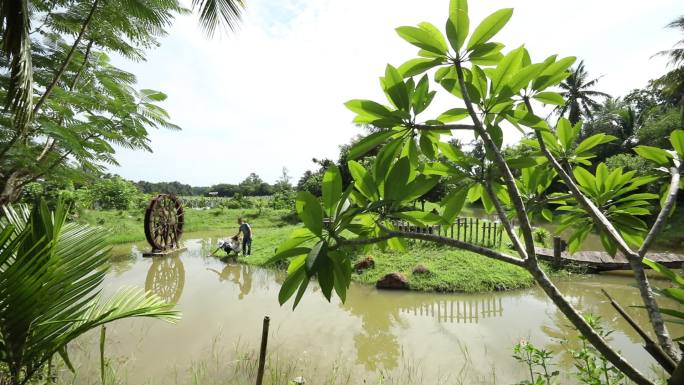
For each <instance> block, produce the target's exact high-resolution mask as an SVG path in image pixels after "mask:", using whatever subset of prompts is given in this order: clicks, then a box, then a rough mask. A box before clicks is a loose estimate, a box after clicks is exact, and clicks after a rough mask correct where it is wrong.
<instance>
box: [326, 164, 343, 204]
mask: <svg viewBox="0 0 684 385" xmlns="http://www.w3.org/2000/svg"><path fill="white" fill-rule="evenodd" d="M321 190H322V192H323V194H322V195H323V208H324V209H325V213H326V214H327V215H328V216H329V217H330V216H332V215H333V213H334V210H335V208H336V207H337V201H338V200H339V199H340V196H341V195H342V174H341V173H340V169H339V168H338V167H337V166H336V165H334V164H333V165H331V166H329V167H328V169H327V170H326V171H325V174H323V186H322V188H321Z"/></svg>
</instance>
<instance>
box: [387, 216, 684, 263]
mask: <svg viewBox="0 0 684 385" xmlns="http://www.w3.org/2000/svg"><path fill="white" fill-rule="evenodd" d="M394 225H395V226H396V227H397V228H398V229H400V230H403V231H411V232H416V233H427V234H435V235H440V236H443V237H448V238H453V239H457V240H461V241H463V242H468V243H473V244H476V245H480V246H484V247H489V248H496V247H501V243H502V235H503V234H502V233H503V226H502V225H501V224H500V223H498V222H497V221H488V220H480V219H477V218H476V219H473V218H458V219H457V220H456V221H455V222H454V223H453V224H452V225H451V226H426V227H419V226H415V225H411V224H409V223H407V222H403V221H397V222H395V223H394ZM553 240H554V245H553V246H554V248H553V249H548V248H541V247H537V248H535V249H536V252H537V258H539V259H541V260H544V261H547V262H551V263H552V264H553V265H554V266H558V267H563V266H578V267H585V268H587V269H589V270H590V271H609V270H630V266H629V261H627V258H625V256H624V255H623V254H621V253H619V252H618V254H617V255H615V257H612V256H611V255H610V254H608V253H606V252H604V251H576V252H575V253H573V254H570V253H567V252H565V251H562V246H561V243H562V241H561V239H560V238H559V237H554V238H553ZM646 257H647V258H649V259H650V260H653V261H656V262H658V263H661V264H663V265H665V266H667V267H669V268H680V267H682V265H683V264H684V255H682V254H674V253H662V252H661V253H655V252H654V253H648V254H647V255H646Z"/></svg>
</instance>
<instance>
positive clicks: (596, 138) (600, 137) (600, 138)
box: [575, 133, 617, 155]
mask: <svg viewBox="0 0 684 385" xmlns="http://www.w3.org/2000/svg"><path fill="white" fill-rule="evenodd" d="M615 139H617V138H616V137H614V136H612V135H606V134H604V133H599V134H595V135H592V136H590V137H588V138H586V139H584V140H583V141H582V142H580V144H578V145H577V148H575V153H576V154H578V155H579V154H582V153H584V152H586V151H589V150H591V149H592V148H594V147H596V146H598V145H599V144H603V143H608V142H612V141H613V140H615Z"/></svg>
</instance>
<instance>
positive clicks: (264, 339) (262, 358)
mask: <svg viewBox="0 0 684 385" xmlns="http://www.w3.org/2000/svg"><path fill="white" fill-rule="evenodd" d="M270 322H271V319H270V318H268V316H266V317H264V326H263V328H262V330H261V350H260V351H259V369H258V370H257V379H256V385H261V382H262V381H263V379H264V365H265V364H266V346H267V344H268V325H269V324H270Z"/></svg>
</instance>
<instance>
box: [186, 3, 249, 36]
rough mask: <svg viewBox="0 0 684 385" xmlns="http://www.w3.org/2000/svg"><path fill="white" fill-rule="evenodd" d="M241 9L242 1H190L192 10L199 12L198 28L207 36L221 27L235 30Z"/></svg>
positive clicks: (242, 6)
mask: <svg viewBox="0 0 684 385" xmlns="http://www.w3.org/2000/svg"><path fill="white" fill-rule="evenodd" d="M243 8H244V4H243V2H242V0H192V9H193V10H197V11H199V22H200V26H201V27H202V29H203V30H204V32H205V33H206V34H207V35H208V36H213V35H214V34H215V33H216V30H217V29H220V28H222V27H228V28H230V29H231V30H235V28H236V27H237V23H238V22H239V21H240V17H241V16H242V9H243Z"/></svg>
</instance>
